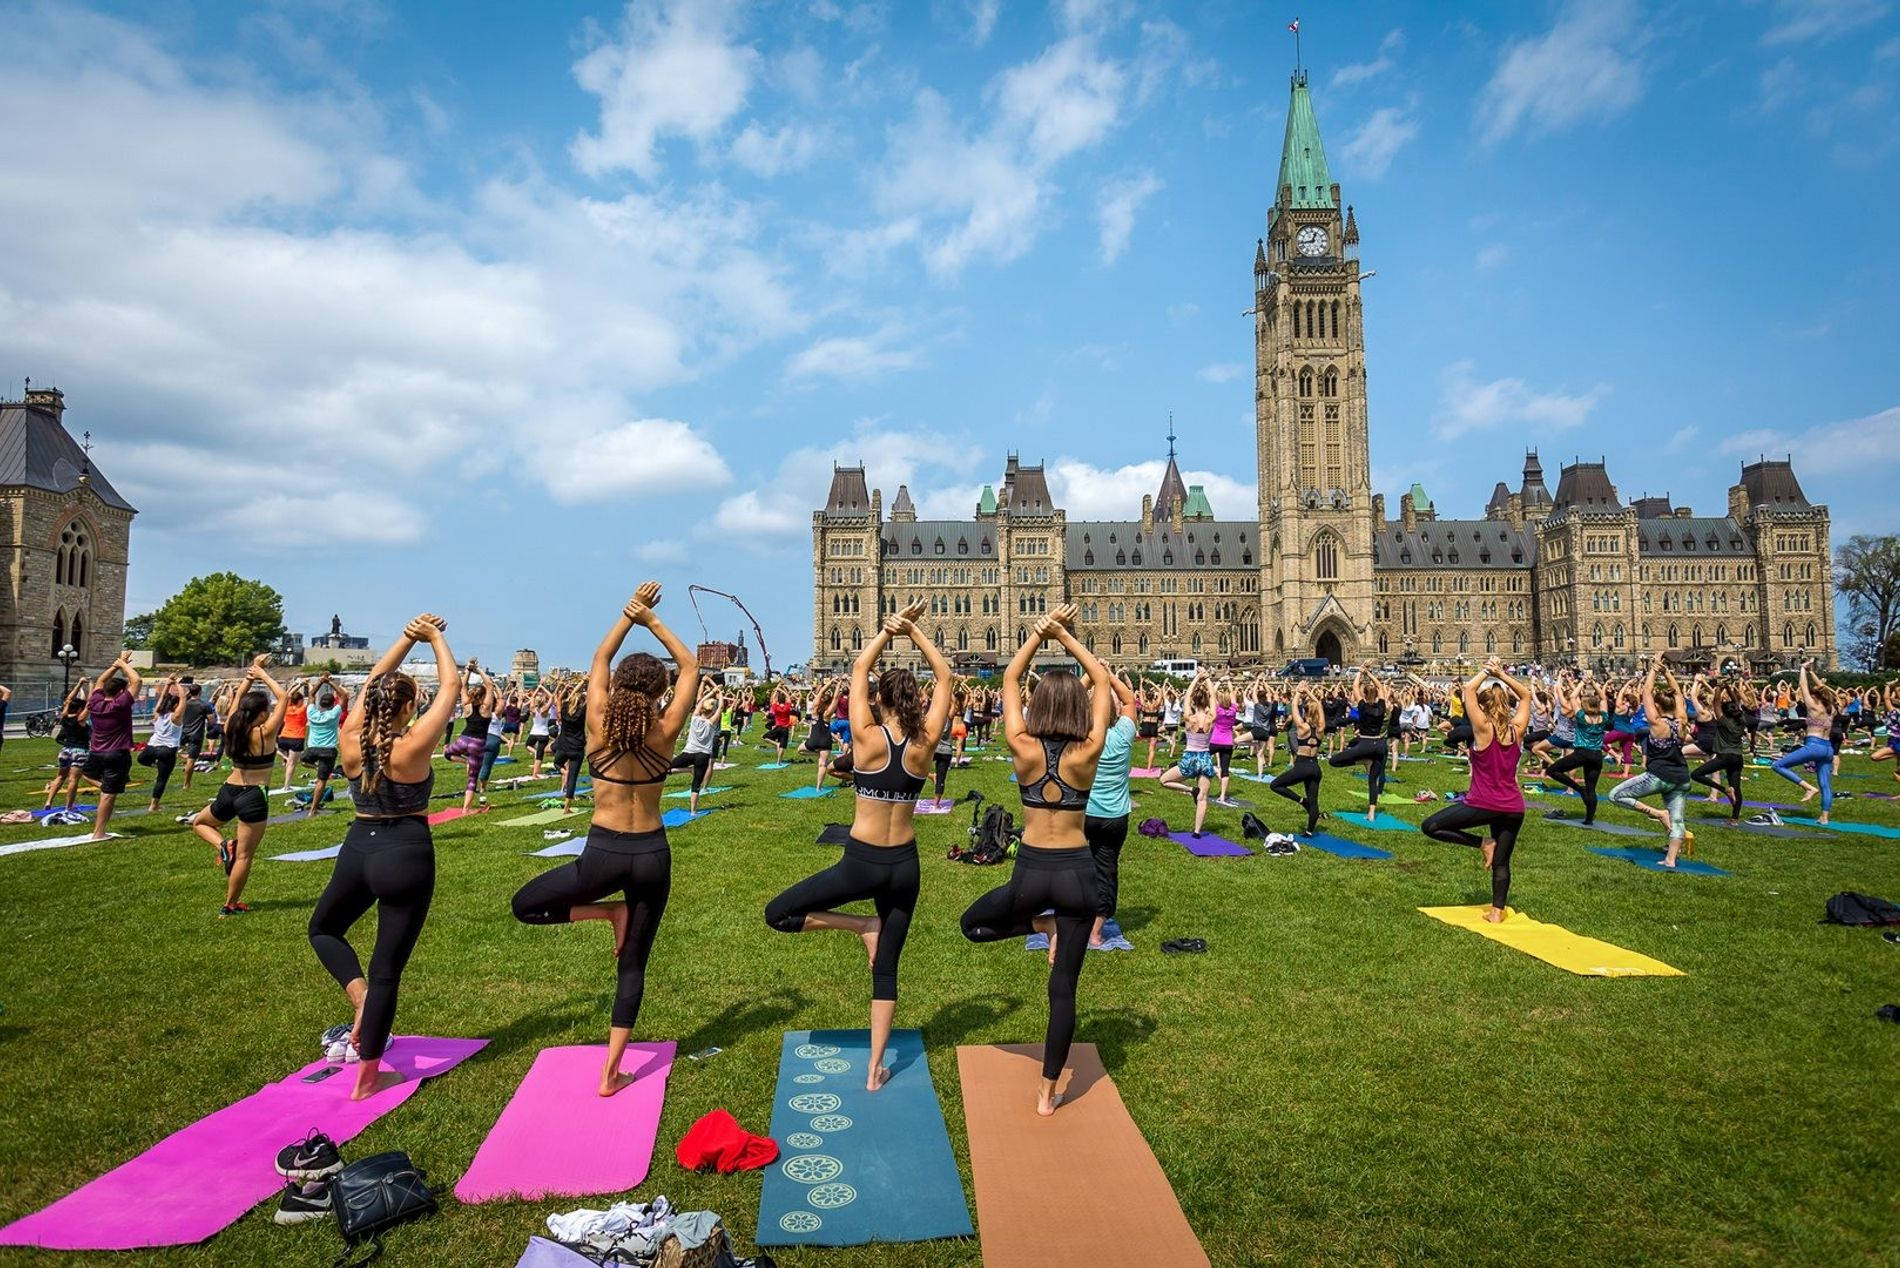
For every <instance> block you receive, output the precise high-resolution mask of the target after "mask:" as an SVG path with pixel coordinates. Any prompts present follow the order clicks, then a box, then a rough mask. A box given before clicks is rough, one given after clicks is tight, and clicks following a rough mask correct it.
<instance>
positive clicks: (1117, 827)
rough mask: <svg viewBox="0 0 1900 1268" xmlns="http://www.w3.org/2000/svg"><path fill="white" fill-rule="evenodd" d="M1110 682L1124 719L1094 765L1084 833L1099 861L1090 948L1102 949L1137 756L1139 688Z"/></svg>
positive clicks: (1119, 679)
mask: <svg viewBox="0 0 1900 1268" xmlns="http://www.w3.org/2000/svg"><path fill="white" fill-rule="evenodd" d="M1112 682H1113V685H1114V689H1115V708H1116V712H1117V713H1119V714H1120V716H1119V717H1117V718H1116V719H1115V723H1114V725H1113V726H1111V727H1109V728H1108V735H1107V737H1106V738H1105V739H1104V740H1103V742H1102V756H1101V759H1100V760H1099V761H1097V762H1096V763H1095V782H1094V783H1093V784H1090V785H1089V804H1088V810H1087V812H1086V813H1085V815H1084V817H1083V819H1082V835H1083V836H1085V837H1087V838H1088V843H1089V854H1090V856H1091V857H1092V858H1094V860H1095V884H1096V889H1097V892H1098V900H1097V904H1096V908H1095V927H1094V928H1092V929H1090V930H1089V945H1090V946H1092V947H1099V946H1101V945H1102V926H1103V924H1105V923H1106V922H1107V921H1108V918H1109V917H1110V916H1112V915H1114V914H1115V900H1116V898H1117V896H1118V894H1119V891H1120V876H1119V869H1120V866H1121V856H1122V843H1123V842H1124V841H1126V840H1127V839H1128V812H1129V802H1128V768H1129V766H1130V765H1131V764H1132V763H1133V761H1134V757H1135V716H1136V712H1137V710H1138V709H1139V707H1140V706H1139V705H1138V704H1137V702H1136V700H1135V689H1134V688H1133V687H1130V686H1129V685H1128V683H1127V680H1125V679H1123V678H1122V677H1121V676H1120V675H1117V676H1116V677H1115V678H1114V679H1113V680H1112Z"/></svg>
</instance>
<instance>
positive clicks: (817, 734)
mask: <svg viewBox="0 0 1900 1268" xmlns="http://www.w3.org/2000/svg"><path fill="white" fill-rule="evenodd" d="M805 751H806V752H807V753H829V752H830V751H831V732H830V731H827V730H825V729H824V728H823V727H819V728H816V729H814V730H813V731H812V733H811V734H810V735H808V736H806V737H805Z"/></svg>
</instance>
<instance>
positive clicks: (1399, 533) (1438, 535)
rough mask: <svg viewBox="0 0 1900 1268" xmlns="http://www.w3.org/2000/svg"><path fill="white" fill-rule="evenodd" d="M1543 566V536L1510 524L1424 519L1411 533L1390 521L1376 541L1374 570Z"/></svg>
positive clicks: (1373, 545)
mask: <svg viewBox="0 0 1900 1268" xmlns="http://www.w3.org/2000/svg"><path fill="white" fill-rule="evenodd" d="M1536 562H1537V534H1536V533H1535V532H1533V531H1532V530H1531V529H1530V528H1529V527H1528V526H1526V527H1524V528H1513V527H1511V523H1510V521H1509V520H1420V521H1419V522H1418V528H1417V529H1416V530H1415V531H1413V532H1410V533H1408V532H1406V531H1405V525H1404V523H1403V522H1402V521H1398V520H1393V521H1389V522H1387V523H1386V524H1385V526H1384V527H1382V528H1381V529H1380V530H1379V532H1378V534H1377V536H1375V537H1374V538H1373V539H1372V566H1373V567H1374V568H1496V569H1504V570H1509V569H1514V568H1528V567H1530V566H1531V565H1532V564H1534V563H1536Z"/></svg>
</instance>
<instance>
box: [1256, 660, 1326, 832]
mask: <svg viewBox="0 0 1900 1268" xmlns="http://www.w3.org/2000/svg"><path fill="white" fill-rule="evenodd" d="M1325 735H1326V711H1325V710H1324V709H1323V708H1321V707H1320V703H1319V700H1318V698H1317V697H1315V696H1314V695H1313V692H1312V689H1311V688H1310V687H1308V686H1307V685H1306V684H1305V683H1303V682H1302V683H1300V684H1299V685H1297V686H1296V687H1294V688H1293V703H1292V716H1291V717H1290V718H1289V719H1288V720H1287V733H1286V741H1287V751H1288V752H1289V753H1291V754H1292V755H1293V761H1292V763H1291V764H1290V765H1289V766H1288V767H1287V768H1286V769H1285V770H1283V771H1281V772H1280V773H1279V774H1278V775H1275V776H1274V777H1273V782H1272V783H1270V784H1268V785H1267V788H1268V789H1269V790H1270V791H1273V792H1276V793H1279V794H1280V795H1281V796H1282V797H1285V798H1286V799H1287V800H1288V801H1290V802H1292V803H1293V804H1294V805H1296V806H1298V807H1300V809H1302V810H1304V811H1306V830H1305V831H1304V832H1303V833H1302V835H1304V836H1309V837H1310V836H1312V835H1313V834H1314V833H1315V832H1317V831H1319V781H1320V766H1319V748H1320V743H1321V741H1322V740H1323V739H1324V737H1325ZM1295 786H1298V787H1300V788H1301V789H1303V791H1302V792H1300V793H1298V794H1297V795H1296V794H1295V793H1294V792H1293V789H1294V787H1295Z"/></svg>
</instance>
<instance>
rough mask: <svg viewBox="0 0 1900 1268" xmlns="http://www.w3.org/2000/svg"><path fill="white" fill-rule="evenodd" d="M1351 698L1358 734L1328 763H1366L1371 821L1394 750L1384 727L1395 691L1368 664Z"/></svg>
mask: <svg viewBox="0 0 1900 1268" xmlns="http://www.w3.org/2000/svg"><path fill="white" fill-rule="evenodd" d="M1351 699H1352V702H1353V703H1354V704H1355V705H1356V706H1357V721H1356V723H1355V725H1356V726H1357V728H1358V736H1357V738H1355V739H1354V740H1353V742H1352V743H1351V744H1350V745H1348V746H1347V747H1346V748H1345V749H1343V750H1341V751H1340V752H1338V753H1335V754H1333V755H1332V757H1330V758H1329V759H1327V765H1329V766H1332V767H1335V768H1338V767H1342V766H1355V765H1358V764H1359V763H1361V762H1363V763H1365V767H1366V822H1367V823H1372V822H1375V821H1376V820H1377V819H1378V817H1379V794H1380V793H1381V792H1382V791H1384V789H1385V763H1386V758H1387V757H1389V756H1390V755H1391V752H1392V741H1391V740H1390V739H1388V738H1387V736H1386V726H1385V722H1386V713H1387V711H1388V710H1389V709H1390V708H1391V704H1392V693H1391V692H1390V691H1388V690H1387V689H1386V685H1385V683H1383V682H1381V681H1380V680H1379V678H1378V676H1377V675H1375V674H1374V673H1373V672H1372V670H1371V667H1370V666H1366V667H1362V668H1361V669H1360V670H1359V672H1358V673H1357V674H1356V675H1354V676H1353V682H1352V697H1351Z"/></svg>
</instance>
